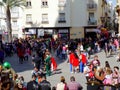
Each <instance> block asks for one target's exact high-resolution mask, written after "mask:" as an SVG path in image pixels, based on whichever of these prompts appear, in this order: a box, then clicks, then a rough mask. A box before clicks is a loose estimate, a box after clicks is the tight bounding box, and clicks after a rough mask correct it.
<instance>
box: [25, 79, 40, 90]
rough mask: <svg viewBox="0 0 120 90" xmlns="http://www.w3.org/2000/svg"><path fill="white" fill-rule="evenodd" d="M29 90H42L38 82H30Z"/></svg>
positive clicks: (28, 84)
mask: <svg viewBox="0 0 120 90" xmlns="http://www.w3.org/2000/svg"><path fill="white" fill-rule="evenodd" d="M27 90H41V89H40V87H39V85H38V83H37V82H36V81H30V82H28V83H27Z"/></svg>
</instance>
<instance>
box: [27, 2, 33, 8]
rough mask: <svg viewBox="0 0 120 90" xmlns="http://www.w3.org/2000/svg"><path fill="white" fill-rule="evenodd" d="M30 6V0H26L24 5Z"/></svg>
mask: <svg viewBox="0 0 120 90" xmlns="http://www.w3.org/2000/svg"><path fill="white" fill-rule="evenodd" d="M31 6H32V4H31V0H27V1H26V7H28V8H29V7H31Z"/></svg>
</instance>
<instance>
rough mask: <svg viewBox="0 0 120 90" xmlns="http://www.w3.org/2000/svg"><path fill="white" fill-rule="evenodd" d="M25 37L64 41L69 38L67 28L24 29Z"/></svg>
mask: <svg viewBox="0 0 120 90" xmlns="http://www.w3.org/2000/svg"><path fill="white" fill-rule="evenodd" d="M24 34H25V37H34V38H54V39H64V40H68V39H69V38H70V36H69V35H70V31H69V27H67V28H63V27H62V28H61V27H44V28H43V27H41V28H39V27H36V28H26V29H25V32H24Z"/></svg>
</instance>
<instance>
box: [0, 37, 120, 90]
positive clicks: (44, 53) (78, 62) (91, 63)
mask: <svg viewBox="0 0 120 90" xmlns="http://www.w3.org/2000/svg"><path fill="white" fill-rule="evenodd" d="M0 48H1V49H0V64H1V66H0V75H1V80H0V84H1V87H0V88H1V89H0V90H10V88H14V89H13V90H51V89H53V90H82V89H83V87H82V86H81V84H80V83H78V82H76V81H75V77H74V76H71V77H70V83H67V82H66V81H65V77H64V76H61V78H60V83H58V84H57V85H56V86H55V87H51V84H50V82H48V81H47V80H46V77H47V76H51V75H52V73H53V72H56V70H57V61H56V58H55V57H54V55H55V56H56V57H57V58H58V59H59V60H63V61H65V60H66V61H67V63H69V65H70V73H83V74H85V77H86V80H87V84H88V85H89V84H93V81H94V82H95V83H94V84H96V83H97V85H99V86H98V87H97V89H96V90H101V87H102V86H101V85H111V86H114V85H118V84H119V83H120V73H119V67H118V66H115V67H114V71H112V69H111V67H110V65H109V62H108V61H106V62H105V64H106V65H105V67H101V62H100V60H99V57H98V56H97V55H95V56H94V59H93V60H90V59H91V55H94V54H96V53H98V52H100V51H101V50H104V52H105V55H106V58H108V57H110V56H111V55H113V54H117V50H118V49H119V39H118V38H109V39H108V38H101V39H96V40H92V39H91V38H85V39H76V40H69V41H64V40H53V39H51V40H50V39H29V38H28V39H16V40H15V41H13V43H4V44H1V46H0ZM13 54H17V56H18V57H19V60H18V63H20V65H21V64H23V63H24V61H29V60H30V59H31V61H32V63H33V66H34V69H33V71H32V74H31V77H32V80H31V81H30V82H25V81H24V77H23V76H19V75H17V74H16V73H15V71H14V70H13V69H12V67H10V65H9V63H7V65H8V66H9V67H8V66H7V65H6V62H5V61H4V58H5V57H11V56H12V55H13ZM53 54H54V55H53ZM116 59H117V61H120V54H118V57H116ZM11 69H12V70H11ZM2 75H3V76H2ZM11 83H12V84H11Z"/></svg>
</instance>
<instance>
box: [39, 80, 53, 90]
mask: <svg viewBox="0 0 120 90" xmlns="http://www.w3.org/2000/svg"><path fill="white" fill-rule="evenodd" d="M40 90H51V84H50V82H48V81H46V80H43V81H42V82H41V83H40Z"/></svg>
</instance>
